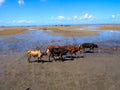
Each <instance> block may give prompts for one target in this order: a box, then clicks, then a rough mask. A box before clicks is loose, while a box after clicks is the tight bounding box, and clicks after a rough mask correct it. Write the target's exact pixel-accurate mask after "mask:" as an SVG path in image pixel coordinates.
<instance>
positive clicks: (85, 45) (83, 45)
mask: <svg viewBox="0 0 120 90" xmlns="http://www.w3.org/2000/svg"><path fill="white" fill-rule="evenodd" d="M80 47H81V48H82V50H83V51H85V49H86V48H89V50H90V51H91V50H92V51H94V48H98V45H97V44H95V43H83V44H81V45H80Z"/></svg>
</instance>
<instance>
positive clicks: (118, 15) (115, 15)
mask: <svg viewBox="0 0 120 90" xmlns="http://www.w3.org/2000/svg"><path fill="white" fill-rule="evenodd" d="M119 17H120V14H114V15H112V16H111V18H113V19H114V18H119Z"/></svg>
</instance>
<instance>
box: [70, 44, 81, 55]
mask: <svg viewBox="0 0 120 90" xmlns="http://www.w3.org/2000/svg"><path fill="white" fill-rule="evenodd" d="M68 49H69V52H70V55H71V57H72V55H73V54H74V55H75V57H77V55H76V53H77V52H78V51H79V52H80V53H81V47H80V46H75V45H71V46H68Z"/></svg>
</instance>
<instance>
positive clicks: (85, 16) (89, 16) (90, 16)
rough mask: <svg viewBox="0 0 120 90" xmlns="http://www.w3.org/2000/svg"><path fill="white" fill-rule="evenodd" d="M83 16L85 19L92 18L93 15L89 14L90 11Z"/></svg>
mask: <svg viewBox="0 0 120 90" xmlns="http://www.w3.org/2000/svg"><path fill="white" fill-rule="evenodd" d="M82 18H83V19H91V18H92V15H89V14H88V13H86V14H85V15H84V16H83V17H82Z"/></svg>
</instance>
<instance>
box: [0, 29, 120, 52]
mask: <svg viewBox="0 0 120 90" xmlns="http://www.w3.org/2000/svg"><path fill="white" fill-rule="evenodd" d="M92 29H93V28H92V27H90V29H89V30H92ZM76 30H79V29H76ZM80 30H81V29H80ZM82 30H84V29H82ZM49 32H50V31H49V30H30V31H29V32H26V33H23V34H19V35H15V36H6V37H0V51H1V52H0V54H5V53H8V52H21V51H26V50H28V49H35V48H37V47H40V48H41V49H45V47H46V46H47V45H50V44H58V45H70V44H81V43H84V42H94V43H98V44H100V43H103V42H104V45H108V46H120V31H117V30H105V31H100V30H99V31H96V32H98V33H99V35H95V36H83V37H74V38H73V37H65V36H61V35H58V34H57V35H56V34H51V33H49Z"/></svg>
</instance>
